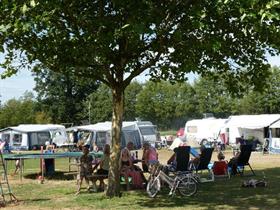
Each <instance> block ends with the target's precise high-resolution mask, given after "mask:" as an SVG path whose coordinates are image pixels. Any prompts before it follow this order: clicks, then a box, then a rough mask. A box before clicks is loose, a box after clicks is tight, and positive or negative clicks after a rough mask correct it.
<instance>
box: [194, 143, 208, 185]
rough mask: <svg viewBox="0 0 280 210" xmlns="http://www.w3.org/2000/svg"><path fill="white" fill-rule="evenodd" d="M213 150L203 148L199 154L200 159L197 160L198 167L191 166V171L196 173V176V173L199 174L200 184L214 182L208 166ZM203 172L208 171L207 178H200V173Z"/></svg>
mask: <svg viewBox="0 0 280 210" xmlns="http://www.w3.org/2000/svg"><path fill="white" fill-rule="evenodd" d="M213 150H214V148H205V149H204V150H203V152H202V153H201V154H200V158H199V163H198V165H196V166H195V165H192V166H191V167H192V169H194V170H195V171H196V173H197V174H198V172H200V181H201V182H213V181H214V174H213V170H212V167H210V166H209V163H210V161H211V158H212V153H213ZM203 170H207V171H208V175H209V177H208V178H206V179H205V178H201V175H202V171H203Z"/></svg>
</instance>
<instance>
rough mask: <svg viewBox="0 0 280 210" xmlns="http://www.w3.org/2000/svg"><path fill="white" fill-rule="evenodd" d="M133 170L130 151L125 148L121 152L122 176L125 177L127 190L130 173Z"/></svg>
mask: <svg viewBox="0 0 280 210" xmlns="http://www.w3.org/2000/svg"><path fill="white" fill-rule="evenodd" d="M130 170H132V160H131V155H130V152H129V150H128V149H127V148H126V147H125V148H123V149H122V151H121V157H120V174H121V176H124V179H125V184H126V188H127V190H129V188H130V187H129V181H128V177H129V172H130Z"/></svg>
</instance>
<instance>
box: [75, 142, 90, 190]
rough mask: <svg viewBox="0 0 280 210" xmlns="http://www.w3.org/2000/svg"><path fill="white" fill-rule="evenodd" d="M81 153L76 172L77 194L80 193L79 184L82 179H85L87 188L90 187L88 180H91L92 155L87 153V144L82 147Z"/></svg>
mask: <svg viewBox="0 0 280 210" xmlns="http://www.w3.org/2000/svg"><path fill="white" fill-rule="evenodd" d="M82 151H83V155H82V156H81V157H80V163H79V166H80V168H79V174H78V177H77V178H78V190H77V193H76V195H77V194H79V193H80V190H81V185H82V182H83V179H85V180H86V183H87V185H88V187H87V189H88V190H89V189H90V186H89V181H90V180H92V172H93V169H92V161H93V157H92V156H91V155H90V154H89V148H88V147H87V146H83V147H82Z"/></svg>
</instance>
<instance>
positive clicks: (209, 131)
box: [185, 118, 226, 145]
mask: <svg viewBox="0 0 280 210" xmlns="http://www.w3.org/2000/svg"><path fill="white" fill-rule="evenodd" d="M225 121H226V119H216V118H206V119H196V120H189V121H187V122H186V125H185V138H186V140H187V141H194V142H198V143H199V144H201V145H205V144H207V143H209V142H213V141H215V140H218V139H219V134H220V129H221V127H222V126H223V125H224V123H225Z"/></svg>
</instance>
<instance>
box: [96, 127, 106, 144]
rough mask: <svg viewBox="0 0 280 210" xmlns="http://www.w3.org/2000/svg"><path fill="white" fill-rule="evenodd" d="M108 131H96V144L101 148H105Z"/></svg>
mask: <svg viewBox="0 0 280 210" xmlns="http://www.w3.org/2000/svg"><path fill="white" fill-rule="evenodd" d="M107 135H108V134H107V132H106V131H104V132H97V133H96V146H97V147H99V148H103V147H104V145H105V144H106V143H107V141H106V140H107Z"/></svg>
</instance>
